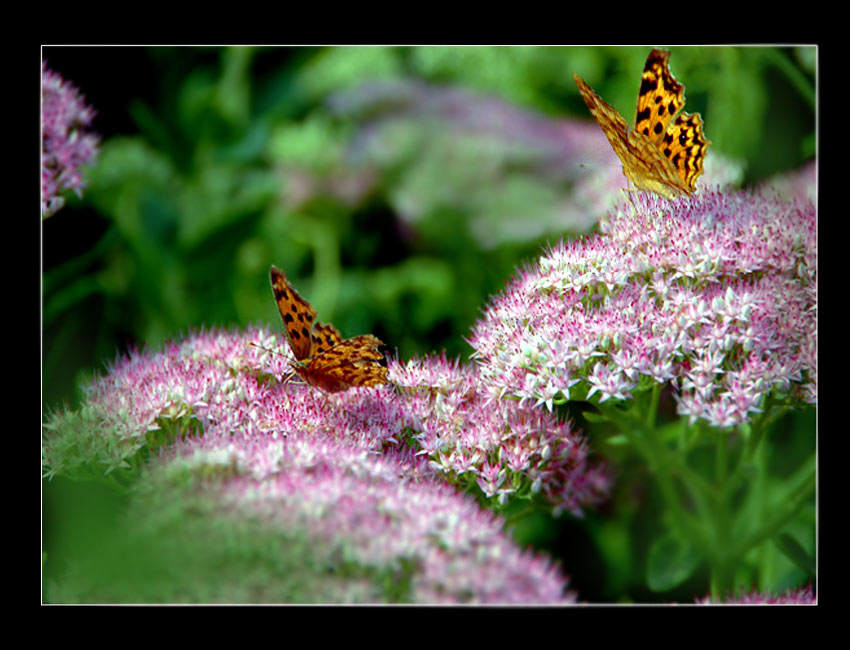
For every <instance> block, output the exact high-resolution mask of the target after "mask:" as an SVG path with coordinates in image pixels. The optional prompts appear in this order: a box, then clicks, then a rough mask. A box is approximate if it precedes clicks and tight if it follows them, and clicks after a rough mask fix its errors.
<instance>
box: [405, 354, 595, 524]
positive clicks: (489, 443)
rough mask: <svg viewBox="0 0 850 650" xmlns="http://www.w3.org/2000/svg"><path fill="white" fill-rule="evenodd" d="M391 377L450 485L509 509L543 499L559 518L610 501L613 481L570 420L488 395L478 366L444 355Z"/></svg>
mask: <svg viewBox="0 0 850 650" xmlns="http://www.w3.org/2000/svg"><path fill="white" fill-rule="evenodd" d="M390 377H391V379H392V380H393V382H394V383H396V385H397V386H399V387H401V388H402V389H403V392H404V393H405V395H406V400H405V408H406V411H407V413H408V416H411V415H412V416H413V421H412V422H411V424H410V431H411V432H412V433H413V437H414V438H415V440H416V441H417V443H418V445H419V447H420V451H419V452H418V453H419V454H424V455H427V457H428V458H429V459H430V466H431V468H432V469H433V470H434V471H435V472H437V473H438V474H439V475H441V476H444V477H446V478H447V479H449V480H450V481H451V482H453V483H457V484H461V485H477V486H478V488H480V490H481V491H482V492H483V493H484V495H485V496H486V497H488V498H492V497H496V498H497V499H498V500H499V502H500V503H503V504H504V503H506V502H507V500H508V498H509V497H512V496H530V495H533V494H538V493H539V494H541V495H542V496H543V498H544V499H545V500H546V501H548V502H549V503H551V504H553V505H554V506H555V510H556V512H557V511H561V510H568V511H570V512H572V513H573V514H575V515H576V516H581V510H582V508H584V507H588V506H594V505H596V504H598V503H600V502H601V501H603V500H604V499H605V498H607V496H608V492H609V489H610V483H611V479H610V476H609V475H608V473H607V470H606V469H605V468H604V467H603V466H600V465H594V464H592V463H591V462H589V460H588V450H587V446H586V444H585V441H584V439H583V438H582V437H581V436H580V435H579V434H577V433H576V432H575V431H573V429H572V423H571V422H569V421H568V422H564V423H560V422H558V420H557V418H555V417H554V416H553V415H552V414H550V413H547V412H545V411H541V410H540V409H535V408H533V407H532V406H531V405H523V404H521V403H520V402H519V401H517V400H513V399H497V398H494V397H493V396H491V395H488V394H487V393H486V391H485V390H484V389H483V386H482V382H481V378H480V377H479V376H478V373H477V372H476V370H475V368H474V367H469V366H461V365H460V364H458V363H454V364H452V363H449V362H448V361H447V360H446V359H445V358H444V357H443V358H439V357H431V358H427V359H423V360H419V359H413V360H411V361H409V362H408V363H407V364H406V365H401V364H400V363H391V364H390Z"/></svg>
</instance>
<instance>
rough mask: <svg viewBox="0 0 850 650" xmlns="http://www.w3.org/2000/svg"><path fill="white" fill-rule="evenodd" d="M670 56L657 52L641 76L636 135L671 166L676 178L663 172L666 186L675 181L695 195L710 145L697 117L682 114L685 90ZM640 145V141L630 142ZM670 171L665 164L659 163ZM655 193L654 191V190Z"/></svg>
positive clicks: (663, 52) (652, 55)
mask: <svg viewBox="0 0 850 650" xmlns="http://www.w3.org/2000/svg"><path fill="white" fill-rule="evenodd" d="M669 60H670V52H668V51H667V50H657V49H654V50H652V51H651V52H650V53H649V56H648V57H647V59H646V64H645V65H644V68H643V74H642V75H641V82H640V92H639V93H638V101H637V110H636V113H635V129H634V130H635V132H636V133H639V134H641V135H642V136H646V137H647V138H649V140H650V142H651V143H652V146H653V148H654V149H655V150H656V151H658V152H660V153H661V155H662V156H663V158H664V159H665V160H667V161H669V162H670V164H671V165H672V166H673V169H674V170H675V175H671V174H670V173H669V172H667V173H664V172H663V171H661V169H659V171H661V176H662V179H663V181H664V182H669V181H670V180H671V178H672V185H673V187H674V188H675V189H676V190H678V193H679V194H692V193H693V192H694V191H695V190H696V180H697V178H699V176H700V174H702V172H703V160H704V159H705V154H706V151H707V150H708V145H709V144H711V143H710V142H709V141H708V140H706V139H705V135H704V134H703V132H702V118H701V117H700V116H699V114H698V113H695V114H689V113H679V111H681V110H682V108H683V107H684V105H685V87H684V86H683V85H682V84H680V83H679V82H678V81H677V80H676V78H675V77H674V76H673V73H671V72H670V65H669ZM630 139H631V140H632V141H633V143H635V144H636V145H637V143H638V142H639V141H640V140H641V138H639V137H638V138H635V137H631V138H630ZM659 164H661V165H662V167H667V164H666V163H659ZM653 191H654V190H653Z"/></svg>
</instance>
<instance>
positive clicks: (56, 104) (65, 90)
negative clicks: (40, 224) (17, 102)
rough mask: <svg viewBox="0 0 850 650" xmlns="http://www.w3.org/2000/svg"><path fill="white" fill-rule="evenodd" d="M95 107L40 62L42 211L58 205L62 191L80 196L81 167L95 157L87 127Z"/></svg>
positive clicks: (48, 212)
mask: <svg viewBox="0 0 850 650" xmlns="http://www.w3.org/2000/svg"><path fill="white" fill-rule="evenodd" d="M94 115H95V111H94V109H92V108H91V107H90V106H87V105H86V104H85V101H84V99H83V97H82V95H80V92H79V91H78V90H77V89H76V88H75V87H74V86H73V85H72V84H70V83H68V82H67V81H64V80H63V79H62V77H61V76H60V75H59V74H57V73H56V72H53V71H52V70H48V69H47V61H42V63H41V215H42V218H46V217H49V216H51V215H52V214H54V213H55V212H56V211H57V210H59V208H61V207H62V206H63V205H64V203H65V199H64V198H63V197H62V196H61V195H62V193H63V192H66V191H69V190H72V191H74V192H76V194H77V196H82V190H83V188H84V187H85V181H84V180H83V174H82V170H81V167H82V166H83V165H85V164H90V163H92V162H93V161H94V159H95V158H96V156H97V153H98V142H99V138H98V136H96V135H95V134H93V133H92V132H90V131H89V127H90V126H91V123H92V119H93V118H94Z"/></svg>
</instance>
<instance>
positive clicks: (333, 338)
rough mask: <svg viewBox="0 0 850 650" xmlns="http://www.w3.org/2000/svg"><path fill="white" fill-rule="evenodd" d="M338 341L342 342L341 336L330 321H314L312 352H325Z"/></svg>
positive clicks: (338, 342)
mask: <svg viewBox="0 0 850 650" xmlns="http://www.w3.org/2000/svg"><path fill="white" fill-rule="evenodd" d="M340 343H342V336H341V335H340V333H339V330H338V329H337V328H336V327H334V326H333V325H331V324H330V323H316V324H315V325H314V326H313V354H322V353H324V352H327V351H328V350H330V349H331V348H332V347H334V346H335V345H339V344H340Z"/></svg>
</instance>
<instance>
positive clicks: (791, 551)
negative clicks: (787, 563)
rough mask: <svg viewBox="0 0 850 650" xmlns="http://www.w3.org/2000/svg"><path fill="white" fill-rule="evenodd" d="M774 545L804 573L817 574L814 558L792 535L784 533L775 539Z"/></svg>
mask: <svg viewBox="0 0 850 650" xmlns="http://www.w3.org/2000/svg"><path fill="white" fill-rule="evenodd" d="M773 543H774V544H776V546H777V547H778V548H779V550H780V551H782V554H783V555H785V557H787V558H788V559H789V560H791V561H792V562H793V563H794V564H796V565H797V566H798V567H800V568H801V569H803V571H806V572H808V573H809V574H810V575H814V574H815V562H814V558H812V556H811V555H809V554H808V553H807V552H806V550H805V549H804V548H803V547H802V546H800V543H799V542H798V541H797V540H796V539H794V538H793V537H792V536H791V535H788V534H787V533H783V534H781V535H779V536H777V537H775V538H774V540H773Z"/></svg>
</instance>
